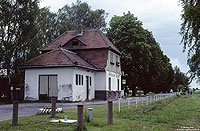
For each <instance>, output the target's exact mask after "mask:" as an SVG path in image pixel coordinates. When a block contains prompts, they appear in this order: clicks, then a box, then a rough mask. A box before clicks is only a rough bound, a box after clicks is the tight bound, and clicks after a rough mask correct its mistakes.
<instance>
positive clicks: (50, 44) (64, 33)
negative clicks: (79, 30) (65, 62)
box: [40, 30, 69, 50]
mask: <svg viewBox="0 0 200 131" xmlns="http://www.w3.org/2000/svg"><path fill="white" fill-rule="evenodd" d="M66 32H69V31H67V30H66V31H65V32H63V33H62V34H61V35H59V36H58V37H56V38H55V39H53V40H52V41H51V42H49V43H48V44H47V45H45V46H44V47H43V48H46V47H48V46H49V45H51V43H52V42H54V41H56V40H57V39H58V38H60V37H62V36H63V35H64V34H66ZM62 41H63V40H62ZM43 48H41V49H40V50H42V49H43Z"/></svg>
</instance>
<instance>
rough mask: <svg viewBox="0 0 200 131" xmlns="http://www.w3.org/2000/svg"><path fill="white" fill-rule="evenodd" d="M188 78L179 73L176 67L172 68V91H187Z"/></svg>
mask: <svg viewBox="0 0 200 131" xmlns="http://www.w3.org/2000/svg"><path fill="white" fill-rule="evenodd" d="M189 84H190V81H189V77H187V76H186V75H185V74H184V73H182V72H181V71H180V69H179V68H178V67H177V66H176V67H175V68H174V81H173V88H172V89H173V91H180V90H182V91H187V90H188V89H189Z"/></svg>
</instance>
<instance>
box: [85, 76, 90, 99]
mask: <svg viewBox="0 0 200 131" xmlns="http://www.w3.org/2000/svg"><path fill="white" fill-rule="evenodd" d="M86 99H87V100H89V76H86Z"/></svg>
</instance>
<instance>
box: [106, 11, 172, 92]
mask: <svg viewBox="0 0 200 131" xmlns="http://www.w3.org/2000/svg"><path fill="white" fill-rule="evenodd" d="M107 36H108V38H109V39H110V40H111V41H112V42H113V43H114V45H115V46H116V47H117V48H118V49H119V50H120V51H121V52H122V56H121V58H122V59H121V62H122V70H123V71H124V72H125V73H126V74H128V77H127V78H126V79H127V83H128V86H129V87H130V88H132V91H133V93H134V90H135V88H136V87H140V88H141V89H143V90H144V92H145V93H147V92H149V91H153V92H161V91H167V90H169V89H170V88H171V84H172V81H173V69H172V67H171V64H170V63H169V58H168V57H167V56H165V55H164V54H163V52H162V51H161V49H160V47H159V44H158V43H157V42H156V40H155V39H154V38H153V35H152V33H151V32H149V31H148V30H146V29H144V28H143V27H142V22H141V21H139V20H138V19H137V17H135V16H134V15H133V14H131V13H130V12H128V13H127V14H125V13H124V15H123V16H114V17H113V18H112V19H111V21H110V23H109V28H108V29H107ZM133 95H134V94H133Z"/></svg>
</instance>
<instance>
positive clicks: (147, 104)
mask: <svg viewBox="0 0 200 131" xmlns="http://www.w3.org/2000/svg"><path fill="white" fill-rule="evenodd" d="M146 100H147V105H148V100H149V96H147V99H146Z"/></svg>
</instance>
